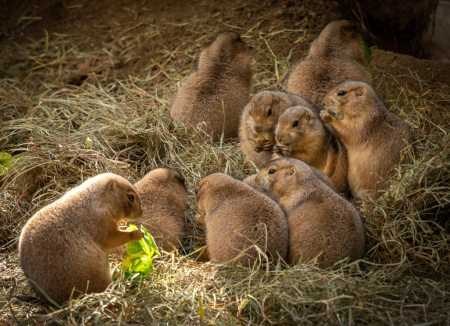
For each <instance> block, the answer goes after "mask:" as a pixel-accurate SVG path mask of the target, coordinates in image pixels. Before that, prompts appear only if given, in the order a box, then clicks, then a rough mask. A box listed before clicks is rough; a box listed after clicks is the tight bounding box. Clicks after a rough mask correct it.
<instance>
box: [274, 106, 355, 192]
mask: <svg viewBox="0 0 450 326" xmlns="http://www.w3.org/2000/svg"><path fill="white" fill-rule="evenodd" d="M276 139H277V145H275V147H274V152H275V154H274V158H278V157H291V158H295V159H297V160H301V161H303V162H305V163H306V164H308V165H310V166H312V167H315V168H317V169H319V170H321V171H324V173H325V174H326V175H327V176H328V177H329V178H330V180H331V183H332V184H333V188H334V189H335V190H336V191H337V192H338V193H341V194H345V193H347V191H348V181H347V173H348V163H347V150H346V148H345V146H344V145H343V144H342V143H341V141H340V140H339V139H338V138H337V137H336V136H335V135H333V133H332V132H330V130H329V127H328V126H325V125H324V123H323V122H322V120H321V119H320V117H319V115H318V114H316V113H315V112H313V111H312V110H310V109H309V108H307V107H304V106H294V107H291V108H289V109H287V110H286V111H285V112H284V113H283V114H282V115H281V116H280V118H279V119H278V125H277V129H276Z"/></svg>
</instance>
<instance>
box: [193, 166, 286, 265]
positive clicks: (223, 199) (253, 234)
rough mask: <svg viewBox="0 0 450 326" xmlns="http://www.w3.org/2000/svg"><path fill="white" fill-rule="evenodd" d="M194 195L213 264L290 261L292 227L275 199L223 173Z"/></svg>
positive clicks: (204, 181)
mask: <svg viewBox="0 0 450 326" xmlns="http://www.w3.org/2000/svg"><path fill="white" fill-rule="evenodd" d="M194 192H195V204H196V205H197V207H198V209H199V210H200V211H201V214H197V215H196V217H197V218H198V219H199V222H200V223H203V224H205V225H206V243H207V248H208V253H209V256H210V258H211V260H212V261H213V262H218V263H227V264H230V265H243V266H253V264H254V263H255V261H256V260H257V259H258V257H259V255H260V254H265V255H267V256H268V257H269V259H272V260H274V261H277V260H278V259H279V258H281V259H285V258H286V256H287V252H288V237H289V229H288V224H287V220H286V217H285V215H284V213H283V211H282V209H281V208H280V207H279V206H278V204H276V203H275V202H274V201H273V200H272V199H269V198H268V197H267V196H265V195H263V194H261V193H259V192H258V191H257V190H255V189H253V188H252V187H250V186H248V185H247V184H245V183H244V182H242V181H239V180H236V179H234V178H232V177H230V176H229V175H226V174H222V173H213V174H211V175H209V176H207V177H205V178H203V179H202V180H200V182H199V183H198V184H197V186H196V187H195V191H194ZM258 249H259V250H258ZM261 252H262V253H261Z"/></svg>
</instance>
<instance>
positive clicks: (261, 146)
mask: <svg viewBox="0 0 450 326" xmlns="http://www.w3.org/2000/svg"><path fill="white" fill-rule="evenodd" d="M296 105H303V106H307V107H311V104H309V103H308V102H307V101H305V100H304V99H303V98H301V97H300V96H297V95H294V94H289V93H286V92H282V91H262V92H259V93H258V94H256V95H255V96H253V98H252V100H251V101H250V103H248V104H247V106H246V107H245V109H244V111H243V112H242V115H241V122H240V126H239V138H240V140H241V146H242V152H243V153H244V155H245V161H247V162H249V161H251V162H253V163H254V164H255V165H256V167H258V168H262V167H264V166H266V165H267V164H268V163H269V162H270V159H271V157H272V149H273V146H274V145H275V135H274V129H275V126H276V124H277V122H278V118H279V117H280V115H282V114H283V112H284V111H285V110H286V109H287V108H289V107H291V106H296Z"/></svg>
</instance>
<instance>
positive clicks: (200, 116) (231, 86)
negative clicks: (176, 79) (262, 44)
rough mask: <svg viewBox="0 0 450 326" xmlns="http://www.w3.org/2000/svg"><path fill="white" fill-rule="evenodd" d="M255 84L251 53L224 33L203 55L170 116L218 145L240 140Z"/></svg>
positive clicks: (235, 39)
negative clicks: (241, 123) (242, 120)
mask: <svg viewBox="0 0 450 326" xmlns="http://www.w3.org/2000/svg"><path fill="white" fill-rule="evenodd" d="M251 80H252V69H251V56H250V50H249V49H248V48H247V46H246V45H245V43H244V42H243V41H242V40H241V38H240V37H239V35H238V34H236V33H234V32H227V33H221V34H219V35H218V36H217V38H216V40H215V41H214V42H213V43H212V44H211V45H210V46H209V47H208V48H206V49H205V50H204V51H203V52H202V53H201V55H200V59H199V62H198V69H197V71H196V72H193V73H192V74H191V75H190V76H189V77H188V78H187V79H186V81H185V82H184V83H183V84H182V86H181V88H180V89H179V90H178V93H177V95H176V97H175V100H174V102H173V104H172V108H171V109H170V115H171V116H172V118H173V119H174V120H176V121H178V122H181V123H183V124H184V125H186V126H194V127H195V126H197V125H198V124H199V123H202V122H203V121H204V122H205V123H206V126H204V125H203V127H202V128H203V130H204V131H205V132H206V133H207V134H208V135H212V138H213V140H214V141H218V140H219V139H220V137H221V135H222V132H223V133H224V139H229V138H237V137H238V129H239V118H240V115H241V112H242V109H243V108H244V107H245V105H246V104H247V103H248V100H249V97H250V86H251Z"/></svg>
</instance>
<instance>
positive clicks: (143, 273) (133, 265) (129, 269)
mask: <svg viewBox="0 0 450 326" xmlns="http://www.w3.org/2000/svg"><path fill="white" fill-rule="evenodd" d="M137 229H138V228H137V227H136V226H135V225H130V227H129V228H128V230H132V231H133V230H137ZM142 231H144V233H145V235H144V237H143V238H142V239H141V240H139V241H132V242H128V243H127V255H126V256H125V259H124V260H123V262H122V270H125V276H126V278H138V279H144V278H146V277H147V276H148V274H150V273H153V264H152V261H153V258H154V257H153V256H154V255H156V256H161V254H160V253H159V250H158V247H157V245H156V243H155V240H154V239H153V237H152V235H151V234H150V233H148V231H147V230H146V229H145V228H144V227H142Z"/></svg>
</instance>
